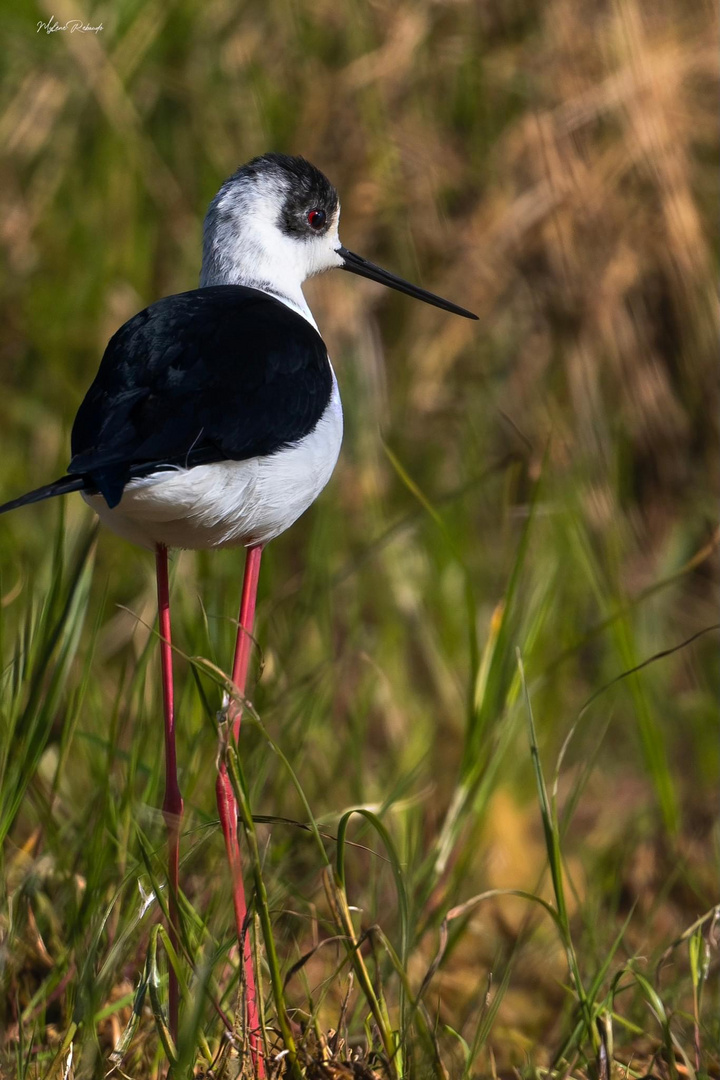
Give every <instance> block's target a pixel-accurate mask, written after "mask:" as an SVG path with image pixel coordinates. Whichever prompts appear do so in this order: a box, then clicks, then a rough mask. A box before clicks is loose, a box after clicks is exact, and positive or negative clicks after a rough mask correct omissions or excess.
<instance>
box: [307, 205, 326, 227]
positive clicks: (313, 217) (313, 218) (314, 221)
mask: <svg viewBox="0 0 720 1080" xmlns="http://www.w3.org/2000/svg"><path fill="white" fill-rule="evenodd" d="M326 218H327V215H326V214H325V211H324V210H309V211H308V216H307V221H308V225H309V226H310V228H311V229H318V230H319V229H322V227H323V225H324V224H325V221H326Z"/></svg>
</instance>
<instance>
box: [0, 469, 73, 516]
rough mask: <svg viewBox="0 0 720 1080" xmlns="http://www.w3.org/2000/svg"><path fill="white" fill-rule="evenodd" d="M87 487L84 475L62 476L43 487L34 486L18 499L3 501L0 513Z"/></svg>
mask: <svg viewBox="0 0 720 1080" xmlns="http://www.w3.org/2000/svg"><path fill="white" fill-rule="evenodd" d="M86 487H87V482H86V480H85V477H84V476H63V477H61V478H60V479H59V480H53V482H52V484H46V485H45V487H41V488H35V490H34V491H28V493H27V494H26V495H21V496H20V498H19V499H13V500H12V501H11V502H6V503H3V504H2V506H0V514H5V513H7V511H8V510H17V508H18V506H27V505H29V503H35V502H41V501H42V500H43V499H52V498H53V496H54V495H69V494H70V492H71V491H83V490H84V489H85V488H86Z"/></svg>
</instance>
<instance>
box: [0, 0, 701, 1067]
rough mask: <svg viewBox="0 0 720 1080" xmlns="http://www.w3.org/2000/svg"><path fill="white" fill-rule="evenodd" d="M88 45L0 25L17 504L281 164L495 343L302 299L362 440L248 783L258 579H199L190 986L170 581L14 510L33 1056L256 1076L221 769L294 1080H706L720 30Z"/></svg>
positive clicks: (1, 608)
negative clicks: (172, 808) (98, 383)
mask: <svg viewBox="0 0 720 1080" xmlns="http://www.w3.org/2000/svg"><path fill="white" fill-rule="evenodd" d="M55 14H56V15H57V17H58V18H64V17H66V16H65V15H64V14H63V11H61V10H60V9H58V10H57V11H56V12H55ZM87 14H88V17H89V19H90V21H91V22H92V21H97V19H96V18H95V16H96V15H97V18H102V20H103V22H104V24H105V27H106V29H105V30H104V31H103V33H102V34H100V35H99V36H98V37H97V39H94V38H93V39H86V38H80V37H78V36H77V35H74V36H73V38H72V39H70V38H63V37H62V35H60V34H55V35H53V36H52V37H47V36H46V35H42V34H41V35H36V34H35V15H37V18H41V17H45V16H46V15H47V13H45V15H43V12H42V11H40V12H38V13H33V12H25V11H19V10H18V11H13V10H8V11H7V13H6V14H4V16H3V18H4V24H3V25H4V29H5V30H6V32H7V33H8V35H10V38H11V42H12V47H11V48H9V49H7V50H6V51H5V55H4V57H3V59H2V81H1V83H0V145H1V146H2V155H3V157H2V164H3V176H4V181H3V184H2V195H0V199H1V200H2V206H3V214H2V220H3V222H4V223H5V224H4V232H3V236H2V243H3V252H4V257H5V259H6V261H7V266H8V270H9V273H7V274H6V275H5V276H4V278H3V280H2V283H1V284H0V307H1V308H2V315H3V333H2V335H1V337H0V365H1V370H2V378H3V387H4V393H3V397H2V400H1V401H0V415H1V417H2V432H3V435H2V449H3V470H2V490H1V491H0V496H1V497H2V498H5V497H7V498H11V497H13V496H14V495H16V494H18V493H19V492H21V491H23V490H25V489H27V488H30V487H33V486H37V485H38V484H40V483H42V482H44V481H46V480H49V479H52V478H53V477H54V476H55V475H60V473H61V472H62V470H63V468H64V466H65V464H66V460H67V433H68V430H69V426H70V424H71V421H72V416H73V415H74V410H75V408H76V407H77V405H78V403H79V400H80V398H81V396H82V393H83V391H84V389H85V387H86V386H87V384H88V382H89V380H90V379H91V378H92V375H93V373H94V371H95V369H96V366H97V362H98V359H99V356H100V354H101V351H102V348H103V346H104V344H105V341H106V340H107V338H108V337H109V335H110V334H111V333H112V332H113V330H114V329H115V328H116V327H117V326H118V325H119V324H120V323H121V322H122V321H123V320H124V319H125V318H128V317H129V316H131V315H132V314H133V313H134V312H135V311H136V310H138V309H139V308H140V307H141V306H142V305H143V304H144V303H147V302H150V301H152V300H153V299H155V298H157V297H158V296H160V295H165V294H167V293H170V292H173V291H178V290H180V289H183V288H188V287H191V286H193V285H194V284H195V281H196V275H197V269H198V262H199V243H200V225H201V217H202V213H203V210H204V207H205V205H206V203H207V201H208V200H209V198H210V197H211V196H212V194H213V193H214V190H215V189H216V187H217V185H218V183H219V181H220V180H221V179H223V178H224V177H225V176H226V175H227V174H228V173H229V172H231V171H232V169H233V168H234V167H235V166H236V165H237V164H238V162H240V161H242V160H244V159H246V158H248V157H250V156H251V155H253V154H255V153H259V152H262V151H263V150H266V149H270V148H272V149H281V150H289V151H294V152H303V153H305V154H306V155H307V156H308V157H309V158H310V159H311V160H314V161H316V162H317V164H318V165H320V166H321V167H323V168H325V170H326V171H327V172H328V173H329V174H330V176H331V177H332V179H333V180H334V181H335V182H336V183H337V184H338V186H339V188H340V192H341V197H342V203H343V223H344V227H343V240H344V242H345V243H347V244H348V246H349V247H351V248H354V249H356V250H358V251H360V252H361V253H363V254H367V256H368V257H370V258H373V259H376V260H377V261H379V262H383V263H384V264H385V265H387V266H388V267H391V268H392V269H395V270H397V271H398V272H399V273H402V274H404V275H406V276H408V277H411V278H413V279H415V280H418V281H422V283H423V284H425V285H427V286H428V287H430V288H432V289H434V290H436V291H438V292H440V293H442V294H444V295H447V296H449V297H451V298H453V299H455V300H457V301H458V302H459V303H462V304H466V305H467V306H469V307H470V308H472V309H474V310H477V311H478V312H479V314H480V315H481V322H480V324H475V325H473V326H471V325H470V324H465V323H463V322H461V321H460V320H453V319H452V318H451V317H448V316H446V315H444V314H442V313H440V312H436V311H432V310H431V309H429V308H428V309H426V308H422V307H420V305H413V304H412V303H411V302H410V301H408V300H406V299H405V298H401V297H395V296H392V295H387V296H383V295H380V294H379V293H378V292H376V291H374V290H373V289H371V287H369V286H368V287H367V289H366V288H365V287H364V286H363V285H362V284H361V283H359V282H356V281H350V280H345V279H346V278H347V275H338V276H337V277H335V276H333V275H329V276H328V277H327V278H326V279H323V280H322V281H319V282H313V283H312V284H311V285H310V287H309V289H308V293H309V295H310V299H311V303H312V305H313V310H314V311H315V312H316V315H317V318H318V323H319V325H320V326H321V329H322V331H323V334H324V336H325V338H326V340H327V341H328V344H329V347H330V351H331V354H332V356H333V359H334V362H335V366H336V368H337V371H338V377H339V380H340V383H341V388H342V393H343V400H344V404H345V413H346V438H345V444H344V448H343V454H342V458H341V461H340V463H339V466H338V470H337V472H336V475H335V477H334V478H333V481H332V483H331V485H330V486H329V488H328V490H327V491H326V492H325V493H324V494H323V496H322V497H321V499H320V500H319V502H318V504H317V505H316V506H315V507H314V508H313V509H312V510H311V511H310V512H309V513H308V514H307V515H306V516H305V518H304V519H302V520H301V521H300V522H299V523H298V524H297V525H296V526H295V527H294V528H293V529H292V530H291V531H290V532H289V533H288V534H287V535H286V536H284V537H281V538H280V539H279V540H278V541H276V542H274V543H273V544H272V545H270V547H269V549H268V551H267V553H266V555H265V557H264V565H263V573H262V578H261V586H260V604H259V612H258V625H257V640H258V646H259V647H258V652H257V656H256V658H255V682H254V685H253V689H252V691H251V694H250V698H251V701H252V708H251V709H250V710H249V711H248V713H247V714H246V716H245V719H244V722H243V729H242V733H241V738H240V746H239V748H238V752H237V753H236V751H235V748H234V747H224V744H221V743H220V741H219V733H218V710H219V709H220V707H221V700H222V686H221V683H222V674H221V673H222V672H226V671H227V670H228V668H229V666H230V662H231V656H232V648H233V638H234V633H235V624H234V620H235V618H236V613H237V605H238V602H239V589H240V579H241V572H242V555H241V553H233V552H223V553H199V554H191V553H185V554H182V555H178V556H175V557H174V559H173V566H172V606H173V632H174V642H175V647H176V680H177V709H178V721H179V729H178V737H179V762H180V768H181V785H182V789H183V795H184V798H185V805H186V812H187V814H186V818H185V820H184V823H183V834H182V863H181V882H182V889H183V896H182V898H181V910H182V913H183V933H182V939H181V943H182V949H181V953H182V955H181V956H179V957H176V958H174V959H173V958H170V961H169V960H168V942H167V938H166V936H165V934H164V932H163V930H162V929H161V928H160V927H161V924H162V922H163V911H164V909H165V908H166V893H165V890H164V888H163V884H164V880H165V878H164V857H165V834H164V826H163V821H162V815H161V813H160V810H159V808H160V805H161V802H162V788H163V763H162V705H161V694H160V679H159V657H158V654H157V639H156V636H155V634H154V619H155V611H154V582H153V578H152V570H153V567H152V559H151V557H150V555H149V554H147V553H143V552H141V551H139V550H137V551H136V550H133V549H131V548H129V547H127V546H126V545H123V544H122V543H121V542H120V541H119V540H117V539H115V538H113V537H111V536H110V535H108V534H106V533H104V532H101V533H99V534H98V535H95V533H94V531H93V523H92V520H91V515H90V513H89V511H88V510H87V508H85V507H84V506H83V505H82V503H81V501H80V500H79V499H75V498H72V499H68V500H67V503H66V505H65V506H64V507H63V508H61V507H60V506H59V505H57V504H55V505H52V504H46V505H42V506H36V507H29V508H27V509H25V510H23V511H20V512H18V513H17V514H14V515H10V516H8V517H7V518H3V519H2V520H0V653H1V659H0V662H1V665H2V666H1V668H0V671H1V678H2V681H1V683H0V830H1V834H2V848H1V849H0V850H1V855H0V858H1V859H2V885H1V888H0V1070H1V1071H3V1072H4V1074H6V1075H8V1076H15V1075H17V1076H20V1077H28V1078H29V1080H40V1078H44V1077H47V1078H48V1080H55V1078H59V1077H61V1076H67V1077H70V1076H75V1077H76V1078H85V1077H88V1078H89V1077H101V1076H105V1075H106V1074H107V1073H108V1070H109V1069H110V1068H111V1065H114V1066H115V1067H116V1072H115V1074H114V1075H117V1076H120V1075H123V1074H124V1075H127V1076H132V1077H134V1078H137V1080H145V1078H150V1077H159V1076H162V1075H164V1074H165V1072H166V1070H167V1061H168V1057H173V1058H174V1059H175V1061H176V1067H175V1075H176V1076H178V1077H179V1076H184V1075H192V1074H193V1070H194V1071H195V1075H197V1076H200V1075H214V1076H215V1077H218V1076H221V1075H224V1076H225V1077H231V1076H234V1075H236V1074H237V1072H238V1069H239V1062H238V1060H237V1058H236V1057H235V1056H234V1055H235V1051H234V1049H233V1038H234V1040H235V1043H236V1044H242V1041H243V1032H242V1030H240V1028H239V1027H238V1024H239V1021H238V1020H237V1018H238V1017H239V1016H240V1015H241V1010H240V1009H239V1007H238V1006H239V1002H240V1000H241V995H242V993H243V987H242V984H241V979H240V972H239V967H238V955H237V948H236V947H235V945H234V941H233V929H232V927H233V920H232V910H231V904H230V895H229V882H228V879H227V872H226V866H225V861H224V853H223V844H222V838H221V835H220V830H219V827H218V822H217V817H216V811H215V806H214V779H215V772H216V761H217V755H218V752H219V749H220V748H221V746H223V747H224V749H223V752H224V753H226V755H227V760H228V764H229V767H230V770H231V774H232V777H233V782H234V784H235V788H236V791H237V793H238V795H239V796H240V806H241V817H242V822H243V826H244V832H245V836H246V840H247V844H246V851H247V856H246V879H247V887H248V891H249V894H250V895H251V896H252V897H253V921H252V928H251V930H252V933H253V939H254V943H255V949H256V956H257V966H258V969H259V976H260V981H261V985H262V987H263V991H264V993H263V1004H264V1017H265V1021H264V1022H265V1039H266V1043H267V1046H268V1050H269V1052H270V1054H271V1056H273V1055H276V1054H278V1053H281V1052H282V1051H283V1050H286V1051H290V1053H288V1054H286V1055H285V1056H284V1057H282V1058H281V1059H280V1060H279V1062H278V1065H277V1071H278V1072H282V1070H284V1069H291V1071H292V1070H293V1069H294V1070H295V1074H296V1075H297V1073H298V1071H299V1072H300V1073H303V1072H304V1073H305V1074H306V1075H308V1076H309V1077H310V1078H311V1080H312V1078H315V1077H332V1076H335V1077H340V1076H343V1075H355V1076H356V1077H368V1076H372V1075H380V1076H390V1077H403V1078H405V1077H425V1076H428V1077H445V1076H449V1077H452V1078H453V1080H454V1078H455V1077H463V1078H467V1080H470V1078H472V1077H480V1076H482V1077H485V1076H488V1077H491V1076H496V1075H497V1076H511V1075H515V1072H514V1070H519V1071H520V1073H521V1074H522V1075H523V1076H527V1077H528V1078H529V1077H534V1076H537V1075H542V1076H545V1075H547V1071H548V1070H549V1072H550V1074H551V1075H552V1076H557V1077H558V1078H560V1077H564V1076H568V1075H572V1076H578V1077H593V1078H596V1077H597V1078H598V1080H604V1078H605V1077H609V1076H610V1075H615V1076H617V1077H620V1076H625V1075H629V1076H638V1077H639V1076H643V1075H646V1074H648V1073H652V1074H653V1075H655V1076H659V1077H663V1078H665V1077H668V1078H670V1077H672V1078H675V1077H683V1078H684V1077H687V1076H689V1077H694V1076H698V1077H700V1078H701V1077H703V1076H715V1075H717V1074H718V1069H719V1068H720V1064H719V1062H718V1057H717V1047H718V1044H719V1042H720V1027H719V1025H718V1004H719V1002H718V989H717V986H718V984H717V971H718V959H717V916H716V911H717V908H716V905H717V904H718V889H717V880H718V876H717V872H718V865H717V864H718V856H717V840H718V835H717V826H716V792H717V786H718V773H719V771H720V769H719V764H720V763H719V760H718V758H719V755H718V748H717V739H716V730H717V693H718V677H717V637H718V632H717V629H713V627H715V624H716V623H717V622H718V618H717V598H716V577H717V535H716V534H715V533H714V522H715V520H716V517H717V514H716V495H715V491H716V488H717V432H716V417H717V410H713V408H711V407H710V405H711V403H712V402H714V401H715V395H716V388H715V376H714V371H715V359H716V357H715V353H716V348H715V342H716V314H715V309H714V306H713V301H712V299H711V298H712V294H713V287H714V269H713V268H714V264H715V260H716V250H715V247H716V245H715V241H714V239H713V233H712V228H711V225H710V222H711V221H713V220H714V218H713V216H712V215H713V214H714V207H715V201H716V200H715V197H716V190H715V189H716V186H717V185H716V169H715V162H716V158H717V147H716V142H717V136H716V130H715V118H714V100H715V98H714V94H712V95H711V94H709V92H708V91H709V90H710V88H711V86H712V87H713V89H714V79H715V77H716V72H715V65H716V60H715V57H714V54H713V52H712V51H711V50H708V49H707V47H706V42H707V41H708V40H709V29H708V28H709V23H710V20H711V18H712V16H711V14H710V12H709V10H705V9H704V8H703V9H700V10H699V11H698V10H697V9H696V8H691V7H690V6H687V7H686V6H685V5H684V4H683V3H681V2H680V0H669V2H668V4H667V5H663V6H662V7H661V9H657V8H656V7H655V8H653V9H652V11H651V10H650V9H649V8H648V9H644V8H638V7H637V6H635V5H634V4H631V3H630V2H628V0H623V3H621V4H618V5H616V6H615V7H613V8H612V9H609V10H606V9H602V10H600V9H599V8H597V9H596V7H595V6H592V5H589V6H587V7H585V6H583V5H576V6H574V7H572V8H570V9H569V8H568V7H567V6H566V5H561V4H559V3H554V2H553V3H551V4H550V5H549V6H548V5H544V6H543V5H536V4H533V3H530V2H528V3H526V4H524V5H519V6H518V5H515V6H514V7H513V6H510V7H508V6H505V7H502V8H497V9H491V8H488V7H480V6H477V5H469V4H468V5H465V4H455V5H450V6H448V5H445V6H443V5H439V6H438V5H433V4H430V3H425V2H424V0H422V2H419V3H414V4H412V5H406V6H395V7H394V8H391V7H389V6H384V5H367V4H364V3H359V2H357V3H349V4H347V5H342V6H341V8H339V9H338V8H337V6H336V5H331V4H330V3H329V0H322V2H321V3H319V4H314V5H312V6H311V5H304V4H302V3H300V4H283V3H280V2H273V3H272V4H269V5H261V4H259V3H250V4H248V5H247V6H245V7H243V9H242V10H241V11H238V10H236V8H235V7H233V6H232V5H230V4H227V3H225V0H218V3H216V4H213V5H210V6H208V7H207V8H206V9H202V10H201V9H199V8H197V9H196V8H195V7H194V6H192V5H190V4H189V3H184V2H180V0H178V2H177V3H174V4H173V5H171V6H170V7H169V8H165V7H162V6H161V5H159V4H158V5H153V4H148V5H139V4H134V3H126V2H122V3H120V4H118V5H116V6H114V7H113V9H112V11H107V12H106V11H105V10H103V11H102V12H89V11H88V13H87ZM108 65H111V67H109V66H108ZM113 71H114V72H115V73H117V78H116V77H115V75H114V74H113ZM711 100H712V103H713V104H710V101H711ZM518 656H519V657H520V660H521V664H519V663H518ZM168 962H173V963H174V964H175V965H176V968H177V971H178V974H179V977H180V981H181V986H182V989H183V1004H182V1010H183V1011H182V1017H183V1022H182V1029H181V1034H180V1038H179V1041H178V1045H177V1046H172V1045H171V1044H170V1041H169V1032H168V1031H167V1028H166V1026H165V1020H164V1014H163V1008H164V1006H165V998H166V992H167V966H168ZM228 1030H229V1031H230V1033H231V1034H233V1033H234V1034H233V1038H228V1036H227V1031H228ZM113 1051H114V1052H115V1056H114V1057H112V1056H111V1055H112V1054H113ZM70 1055H71V1056H72V1059H71V1061H70ZM351 1057H353V1058H354V1059H355V1061H354V1065H353V1068H354V1070H355V1071H354V1073H352V1074H350V1073H348V1072H345V1073H343V1072H342V1071H340V1070H341V1069H342V1067H343V1066H342V1065H341V1063H342V1062H347V1061H348V1060H349V1059H350V1058H351ZM331 1059H332V1060H331ZM212 1062H214V1064H213V1065H212V1069H213V1071H212V1074H211V1073H210V1072H209V1070H210V1068H211V1063H212ZM223 1069H224V1070H225V1071H224V1073H223ZM333 1070H335V1071H333Z"/></svg>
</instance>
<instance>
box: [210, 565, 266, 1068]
mask: <svg viewBox="0 0 720 1080" xmlns="http://www.w3.org/2000/svg"><path fill="white" fill-rule="evenodd" d="M261 557H262V545H257V546H256V547H251V548H248V552H247V556H246V558H245V576H244V578H243V590H242V600H241V603H240V618H239V620H238V633H237V641H236V644H235V660H234V662H233V670H232V678H233V683H234V684H235V686H236V688H237V691H238V694H239V695H240V696H241V697H242V696H243V695H244V693H245V686H246V684H247V674H248V668H249V666H250V655H251V652H252V631H253V624H254V622H255V602H256V599H257V587H258V578H259V576H260V559H261ZM229 719H230V721H231V722H232V731H233V738H234V739H235V740H236V741H237V738H238V735H239V734H240V721H241V719H242V706H239V705H237V703H231V705H230V709H229ZM215 791H216V794H217V805H218V812H219V814H220V825H221V827H222V831H223V836H224V838H225V850H226V851H227V859H228V864H229V866H230V873H231V874H232V884H233V906H234V908H235V926H236V928H237V935H238V942H241V941H242V940H243V931H245V945H244V951H243V965H244V968H245V984H246V987H247V1011H248V1028H249V1030H250V1049H251V1051H252V1055H253V1061H254V1064H255V1073H256V1075H257V1076H258V1077H264V1076H265V1066H264V1064H263V1059H262V1054H261V1053H260V1046H261V1039H260V1021H259V1019H258V1007H257V988H256V986H255V973H254V971H253V963H252V950H251V947H250V934H249V933H248V932H247V927H246V926H245V919H246V915H247V905H246V903H245V888H244V886H243V877H242V859H241V856H240V845H239V843H238V834H237V817H238V809H237V803H236V802H235V793H234V792H233V789H232V784H231V782H230V777H229V776H228V773H227V769H226V767H225V763H224V762H222V763H221V764H220V769H219V772H218V778H217V783H216V786H215Z"/></svg>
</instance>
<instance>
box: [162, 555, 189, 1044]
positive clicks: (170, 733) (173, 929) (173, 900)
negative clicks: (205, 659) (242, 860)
mask: <svg viewBox="0 0 720 1080" xmlns="http://www.w3.org/2000/svg"><path fill="white" fill-rule="evenodd" d="M155 563H156V567H157V592H158V616H159V624H160V627H159V628H160V659H161V662H162V688H163V705H164V711H165V798H164V799H163V806H162V808H163V816H164V818H165V824H166V826H167V831H168V887H169V889H170V900H169V908H170V926H169V927H168V931H169V934H170V941H171V942H172V946H173V948H174V949H175V951H176V952H178V951H179V950H178V942H179V937H178V926H179V913H178V878H179V868H180V822H181V821H182V812H183V800H182V795H181V794H180V786H179V784H178V778H177V756H176V753H175V706H174V703H173V672H172V645H171V641H170V589H169V586H168V553H167V548H166V547H165V545H164V544H158V545H157V548H156V550H155ZM168 996H169V999H170V1017H169V1019H170V1034H171V1035H172V1037H173V1039H174V1040H175V1043H176V1045H177V1037H178V1015H179V1008H180V998H179V994H178V980H177V975H176V974H175V971H174V970H173V967H172V965H170V969H169V972H168Z"/></svg>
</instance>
